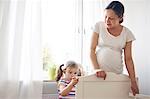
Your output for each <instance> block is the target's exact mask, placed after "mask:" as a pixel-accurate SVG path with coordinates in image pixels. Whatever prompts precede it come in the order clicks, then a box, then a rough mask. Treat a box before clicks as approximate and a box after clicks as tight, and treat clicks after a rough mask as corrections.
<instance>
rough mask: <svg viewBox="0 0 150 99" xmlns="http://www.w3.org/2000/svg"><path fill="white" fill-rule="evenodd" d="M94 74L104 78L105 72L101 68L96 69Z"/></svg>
mask: <svg viewBox="0 0 150 99" xmlns="http://www.w3.org/2000/svg"><path fill="white" fill-rule="evenodd" d="M96 76H97V77H100V78H104V80H105V79H106V72H105V71H103V70H98V71H96Z"/></svg>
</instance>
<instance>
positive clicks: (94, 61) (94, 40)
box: [90, 32, 100, 69]
mask: <svg viewBox="0 0 150 99" xmlns="http://www.w3.org/2000/svg"><path fill="white" fill-rule="evenodd" d="M98 38H99V34H98V33H96V32H94V33H93V35H92V40H91V47H90V50H91V51H90V58H91V61H92V64H93V67H94V69H100V66H99V64H98V62H97V58H96V53H95V51H96V46H97V44H98Z"/></svg>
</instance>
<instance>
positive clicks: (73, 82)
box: [71, 77, 79, 85]
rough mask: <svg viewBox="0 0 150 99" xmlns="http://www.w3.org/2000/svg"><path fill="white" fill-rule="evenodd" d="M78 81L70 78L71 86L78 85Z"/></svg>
mask: <svg viewBox="0 0 150 99" xmlns="http://www.w3.org/2000/svg"><path fill="white" fill-rule="evenodd" d="M78 81H79V78H76V77H72V79H71V84H72V85H76V84H77V83H78Z"/></svg>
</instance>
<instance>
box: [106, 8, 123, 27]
mask: <svg viewBox="0 0 150 99" xmlns="http://www.w3.org/2000/svg"><path fill="white" fill-rule="evenodd" d="M104 15H105V24H106V27H107V28H115V27H117V26H119V25H120V23H119V22H120V21H121V18H119V17H118V16H117V15H116V14H115V12H114V11H113V10H111V9H105V14H104Z"/></svg>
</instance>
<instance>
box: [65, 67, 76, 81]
mask: <svg viewBox="0 0 150 99" xmlns="http://www.w3.org/2000/svg"><path fill="white" fill-rule="evenodd" d="M77 71H78V68H71V67H68V68H66V70H65V78H67V79H71V78H72V77H76V76H77Z"/></svg>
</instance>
